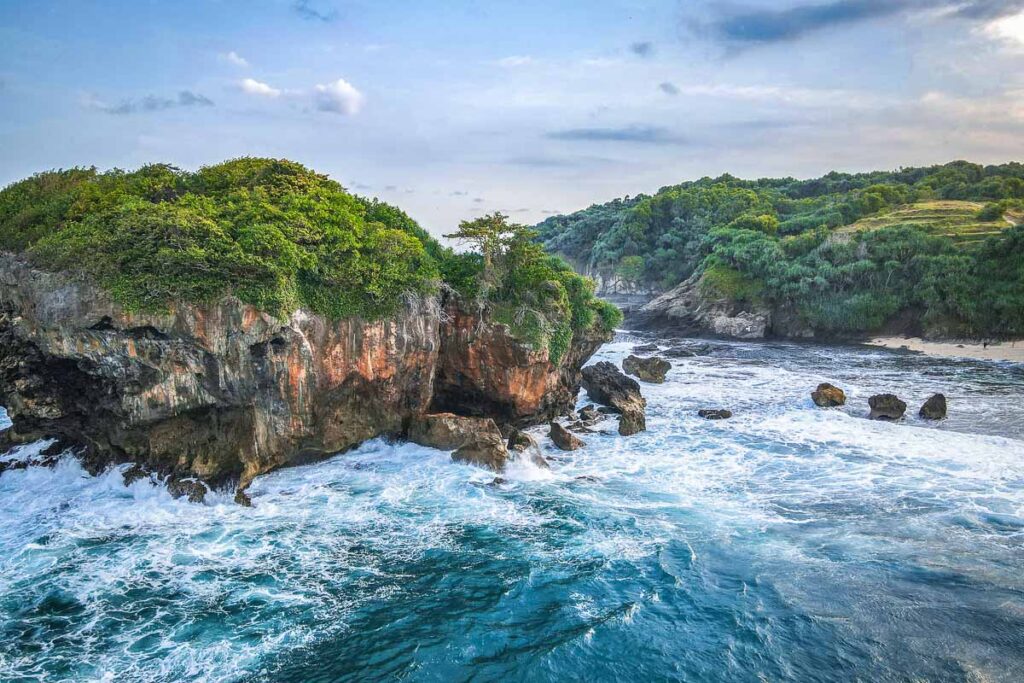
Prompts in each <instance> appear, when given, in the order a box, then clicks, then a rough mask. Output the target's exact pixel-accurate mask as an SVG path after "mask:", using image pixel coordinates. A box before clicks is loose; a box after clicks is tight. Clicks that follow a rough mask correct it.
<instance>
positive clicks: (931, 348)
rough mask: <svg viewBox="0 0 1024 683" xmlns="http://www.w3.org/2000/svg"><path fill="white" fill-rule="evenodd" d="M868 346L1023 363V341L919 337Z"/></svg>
mask: <svg viewBox="0 0 1024 683" xmlns="http://www.w3.org/2000/svg"><path fill="white" fill-rule="evenodd" d="M865 343H866V344H868V345H870V346H883V347H885V348H887V349H907V350H908V351H915V352H918V353H924V354H926V355H929V356H946V357H949V358H956V357H960V358H979V359H982V360H1007V361H1012V362H1014V363H1024V339H1017V340H1013V341H1003V342H989V343H988V345H987V346H986V345H985V344H984V343H983V342H957V341H944V342H937V341H926V340H924V339H921V338H920V337H875V338H874V339H871V340H870V341H868V342H865Z"/></svg>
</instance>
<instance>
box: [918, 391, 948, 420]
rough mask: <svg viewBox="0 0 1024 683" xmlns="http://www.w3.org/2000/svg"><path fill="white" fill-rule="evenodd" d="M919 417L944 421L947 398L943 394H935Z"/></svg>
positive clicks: (925, 403)
mask: <svg viewBox="0 0 1024 683" xmlns="http://www.w3.org/2000/svg"><path fill="white" fill-rule="evenodd" d="M918 415H920V416H921V417H923V418H924V419H926V420H942V419H944V418H945V417H946V397H945V395H943V394H934V395H932V396H931V397H930V398H929V399H928V400H927V401H925V402H924V405H922V406H921V410H920V411H918Z"/></svg>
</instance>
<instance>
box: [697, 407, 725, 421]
mask: <svg viewBox="0 0 1024 683" xmlns="http://www.w3.org/2000/svg"><path fill="white" fill-rule="evenodd" d="M697 416H698V417H703V418H704V419H705V420H728V419H729V418H730V417H732V411H731V410H727V409H725V408H701V409H700V410H698V411H697Z"/></svg>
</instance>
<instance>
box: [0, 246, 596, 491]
mask: <svg viewBox="0 0 1024 683" xmlns="http://www.w3.org/2000/svg"><path fill="white" fill-rule="evenodd" d="M607 338H608V335H604V334H603V333H596V332H595V333H593V334H592V335H590V336H586V337H585V338H583V339H579V340H576V341H574V343H573V345H572V347H571V348H570V349H569V351H568V352H567V353H566V354H565V357H564V358H563V359H561V361H560V362H559V363H558V364H551V363H550V362H549V359H548V357H547V352H546V351H534V350H532V349H530V348H529V347H525V346H523V345H522V344H520V343H518V342H517V341H516V340H514V339H513V338H512V337H511V335H510V334H509V333H508V330H507V329H506V328H504V327H503V326H501V325H495V324H492V323H490V322H489V321H488V320H487V316H486V314H485V312H479V311H474V312H465V311H462V310H461V309H460V308H459V303H458V301H457V300H455V298H454V297H447V298H446V300H445V301H444V302H443V304H442V303H440V302H439V301H438V299H437V298H434V297H424V298H413V299H410V300H408V301H407V302H406V303H405V304H404V305H403V308H402V310H400V311H399V312H398V313H397V314H396V315H394V316H392V317H391V318H389V319H384V320H378V321H363V320H359V319H346V320H338V321H331V320H327V319H324V318H322V317H319V316H315V315H311V314H309V313H306V312H304V311H302V310H300V311H297V312H295V313H294V314H292V315H291V316H290V317H289V318H288V319H286V320H279V319H275V318H274V317H272V316H270V315H268V314H266V313H262V312H260V311H259V310H257V309H255V308H254V307H252V306H249V305H245V304H243V303H241V302H240V301H238V300H237V299H234V298H230V297H228V298H224V299H222V300H220V301H217V302H213V303H210V304H208V305H204V306H190V305H182V306H178V307H175V308H174V309H173V310H171V311H170V312H168V313H166V314H149V313H134V312H129V311H126V310H124V309H123V308H122V307H120V306H118V305H117V304H116V303H114V302H113V300H112V299H111V298H110V297H109V296H108V295H107V294H106V293H105V292H104V291H102V290H100V289H98V288H96V287H94V286H92V285H89V284H87V283H85V282H82V281H79V280H76V279H74V278H72V277H70V276H68V275H66V274H62V273H50V272H44V271H39V270H36V269H33V268H31V267H29V266H28V265H27V264H26V263H25V262H24V261H23V260H21V259H19V258H18V257H16V256H12V255H9V254H0V405H3V406H4V407H6V409H7V412H8V414H9V416H10V418H11V420H12V421H13V426H12V427H11V428H10V429H9V430H8V433H7V434H5V436H4V438H5V439H7V440H10V441H11V442H13V443H17V442H27V441H32V440H36V439H39V438H42V437H51V438H56V439H60V440H61V441H63V442H66V443H68V444H72V445H74V446H77V447H80V448H81V449H82V450H83V456H82V458H83V462H84V463H85V464H86V466H87V467H89V468H91V469H93V470H94V471H96V470H99V469H102V468H103V467H105V466H107V465H108V464H111V463H118V462H137V463H140V464H142V465H143V466H144V467H145V468H146V469H147V470H149V471H152V472H154V473H156V474H158V475H159V476H164V477H166V476H171V477H173V479H174V480H175V481H177V480H188V479H195V480H197V481H200V482H202V483H204V484H205V485H208V486H214V487H220V486H224V485H227V484H231V483H237V484H238V485H239V488H240V489H243V488H244V487H245V486H247V485H248V483H249V481H251V480H252V478H253V477H255V476H256V475H258V474H261V473H264V472H267V471H270V470H273V469H275V468H278V467H282V466H285V465H292V464H301V463H305V462H310V461H312V460H315V459H318V458H321V457H324V456H326V455H330V454H333V453H337V452H340V451H344V450H346V449H348V448H351V447H354V446H356V445H358V444H359V443H361V442H363V441H365V440H367V439H370V438H373V437H376V436H381V435H390V436H395V437H401V436H402V435H403V434H404V433H405V429H406V426H407V425H409V424H410V423H411V421H412V420H413V419H414V418H416V417H418V416H420V415H423V414H425V413H429V412H438V411H439V410H438V409H437V408H436V407H437V406H450V408H449V409H450V410H453V412H458V413H460V414H463V415H471V416H479V417H492V418H494V419H495V421H496V422H497V423H499V424H501V425H505V424H509V425H512V424H514V425H527V424H541V423H545V422H547V421H549V420H550V419H551V418H552V417H554V416H555V415H556V414H558V413H560V412H565V411H567V410H569V409H570V408H571V406H572V404H573V402H574V400H575V395H576V392H577V391H578V388H579V382H580V371H579V368H580V366H581V365H582V364H583V363H584V362H586V360H587V359H588V358H589V357H590V355H591V354H592V353H593V352H594V351H595V350H596V349H597V348H598V346H600V344H601V343H603V342H604V341H605V340H606V339H607ZM463 388H464V389H465V390H464V391H462V389H463ZM443 410H445V409H444V408H440V411H443ZM499 436H500V433H499ZM502 446H504V440H503V439H502ZM461 457H464V458H465V459H468V460H471V461H477V460H481V461H486V463H490V462H492V459H491V458H490V456H487V457H484V456H483V455H481V454H480V453H477V452H476V451H473V450H472V449H470V450H467V451H465V452H464V453H463V454H462V456H461ZM488 466H490V465H488ZM186 495H191V493H188V494H186Z"/></svg>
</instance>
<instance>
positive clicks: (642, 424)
mask: <svg viewBox="0 0 1024 683" xmlns="http://www.w3.org/2000/svg"><path fill="white" fill-rule="evenodd" d="M645 429H647V420H646V418H645V417H644V414H643V413H641V412H637V411H635V410H634V411H630V412H628V413H622V415H620V416H619V434H621V435H622V436H632V435H633V434H636V433H637V432H642V431H644V430H645Z"/></svg>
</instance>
